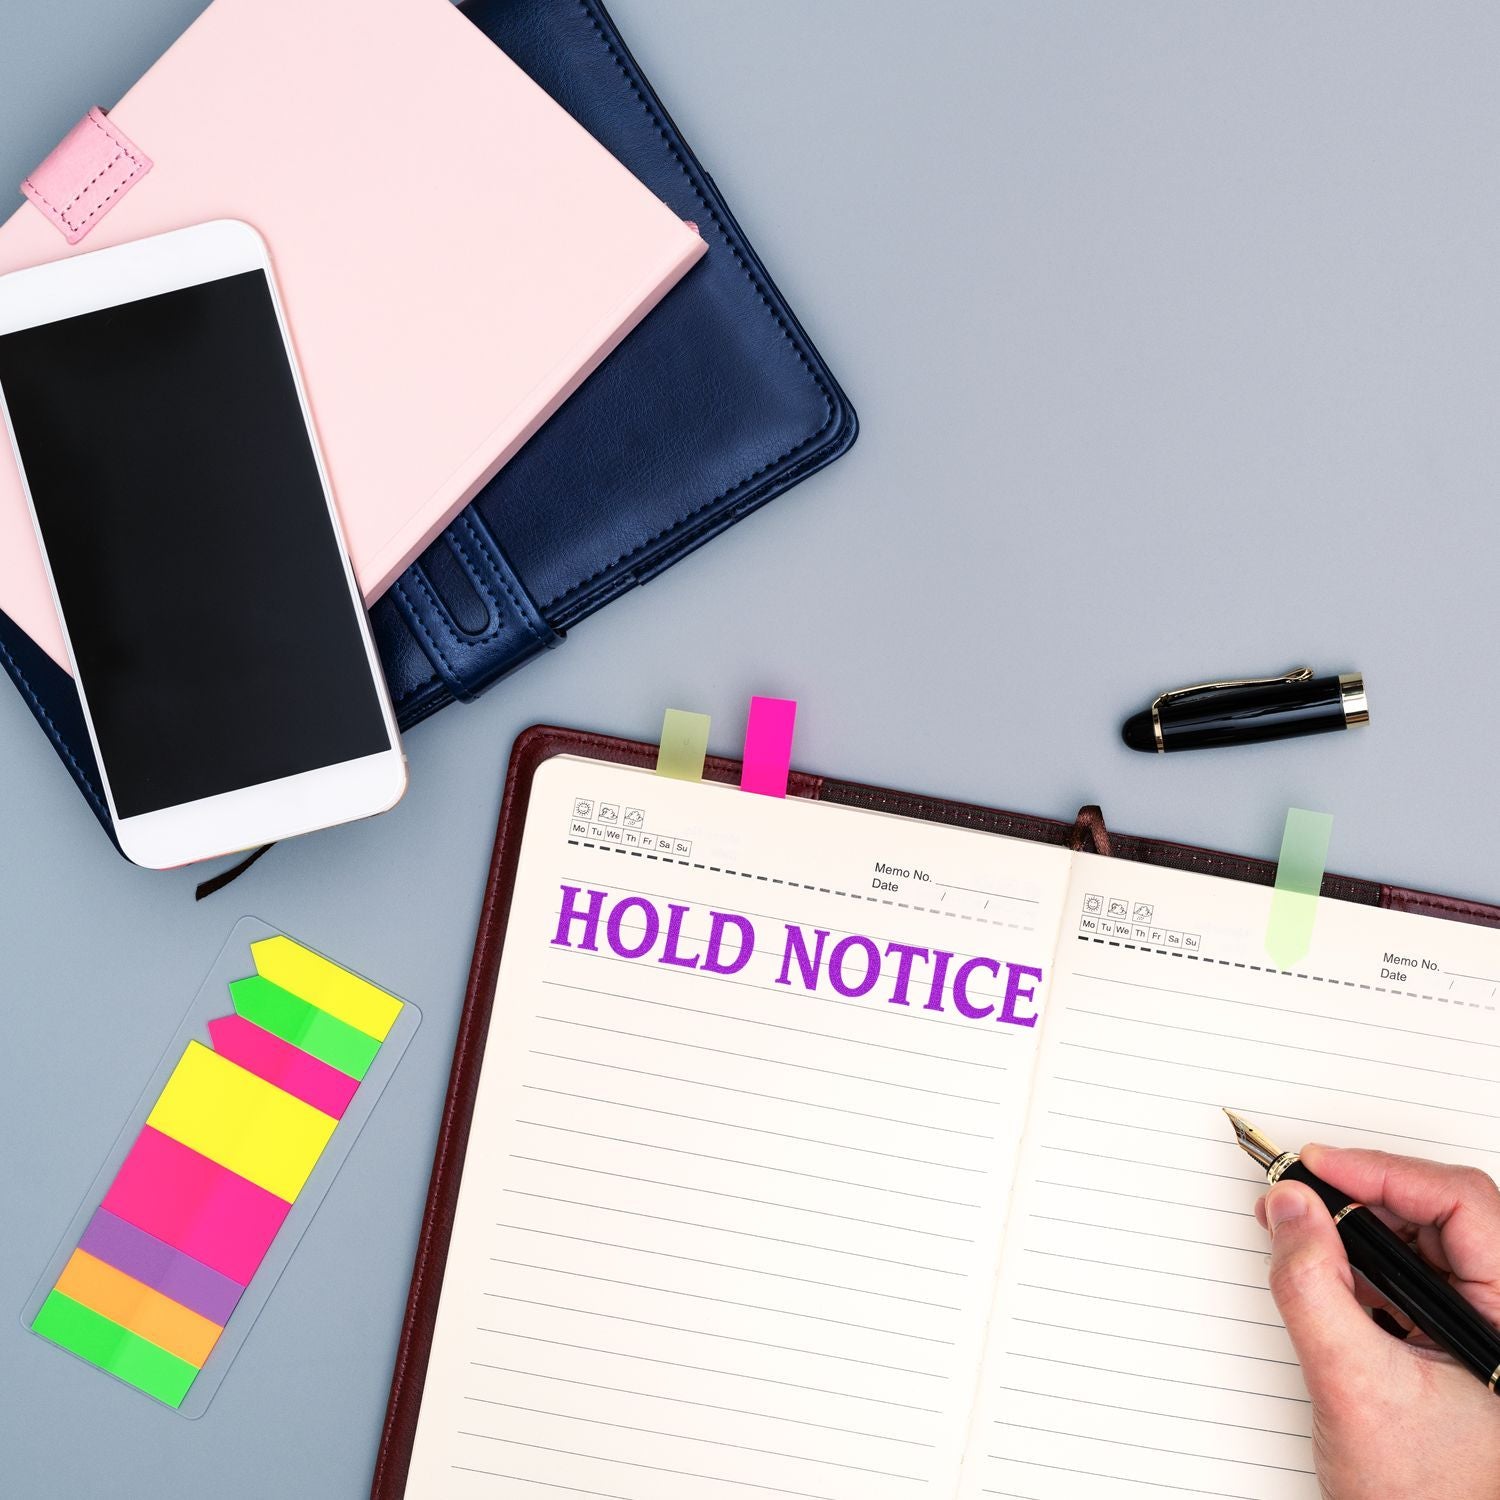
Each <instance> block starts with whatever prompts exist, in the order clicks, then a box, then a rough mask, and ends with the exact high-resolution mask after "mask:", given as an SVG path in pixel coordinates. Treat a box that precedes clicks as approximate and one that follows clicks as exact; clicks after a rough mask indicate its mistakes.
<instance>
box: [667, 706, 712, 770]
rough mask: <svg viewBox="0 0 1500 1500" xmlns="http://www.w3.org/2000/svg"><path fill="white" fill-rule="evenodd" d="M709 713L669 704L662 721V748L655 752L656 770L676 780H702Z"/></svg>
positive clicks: (706, 749) (706, 751) (706, 747)
mask: <svg viewBox="0 0 1500 1500" xmlns="http://www.w3.org/2000/svg"><path fill="white" fill-rule="evenodd" d="M708 723H709V720H708V715H707V714H690V713H688V712H686V711H685V710H684V709H680V708H669V709H668V710H667V711H666V713H665V714H664V715H663V717H662V721H661V748H660V749H659V750H658V751H657V752H656V774H657V775H658V776H670V777H672V778H673V779H674V780H677V781H702V780H703V760H704V757H705V756H706V755H707V754H708Z"/></svg>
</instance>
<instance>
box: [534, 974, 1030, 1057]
mask: <svg viewBox="0 0 1500 1500" xmlns="http://www.w3.org/2000/svg"><path fill="white" fill-rule="evenodd" d="M542 983H543V985H545V986H547V987H548V988H550V989H559V990H572V991H574V992H576V993H577V994H580V995H601V996H603V997H604V998H605V999H607V1000H629V1001H631V1002H633V1003H634V1004H636V1005H654V1006H655V1007H656V1008H657V1009H658V1010H675V1011H678V1012H680V1013H681V1014H683V1015H689V1016H696V1017H702V1018H705V1019H712V1020H715V1021H737V1022H739V1023H740V1024H741V1025H744V1026H762V1027H765V1028H766V1029H767V1030H770V1031H789V1032H791V1033H792V1034H793V1035H795V1036H809V1037H815V1038H817V1039H818V1040H819V1041H823V1042H839V1043H842V1044H844V1045H847V1046H850V1047H873V1048H875V1049H877V1050H878V1051H881V1052H898V1053H900V1054H901V1055H902V1056H903V1057H920V1058H922V1059H923V1060H924V1061H925V1062H944V1063H953V1064H955V1065H956V1066H959V1067H966V1068H986V1069H989V1070H990V1071H991V1072H1000V1073H1003V1072H1004V1071H1005V1067H1004V1064H1002V1063H993V1062H985V1061H984V1060H983V1059H982V1058H977V1057H948V1056H946V1055H945V1054H942V1053H937V1052H924V1051H923V1050H922V1049H921V1048H920V1047H898V1046H896V1045H895V1044H894V1043H893V1042H872V1041H870V1040H869V1038H868V1037H861V1036H839V1035H838V1034H837V1033H835V1032H830V1031H814V1030H812V1029H811V1028H810V1027H806V1026H788V1025H787V1024H786V1023H785V1022H782V1021H767V1020H766V1019H764V1017H761V1016H731V1015H725V1014H724V1012H723V1011H718V1010H702V1009H700V1008H699V1007H698V1006H696V1005H674V1004H672V1003H671V1002H669V1001H666V1000H648V999H647V998H646V997H645V996H644V995H628V994H625V993H624V992H623V991H620V990H599V989H592V988H590V987H589V986H588V985H584V984H568V983H567V982H566V981H564V980H561V979H544V980H543V981H542ZM970 993H971V994H977V993H978V991H970ZM792 998H793V999H795V1000H798V1001H802V1000H821V999H825V998H827V997H826V996H822V995H797V994H794V995H793V996H792ZM833 1003H835V1004H838V1005H845V1004H849V1003H850V1002H847V1001H842V1000H840V1001H835V1002H833ZM862 1013H864V1014H868V1012H862ZM879 1014H882V1015H886V1014H890V1015H895V1014H899V1012H895V1011H890V1012H887V1011H881V1012H879ZM971 1029H972V1028H969V1027H965V1028H964V1030H965V1032H966V1034H967V1033H968V1032H969V1031H970V1030H971ZM981 1034H982V1035H984V1036H1004V1035H1015V1032H1014V1031H1013V1030H1008V1029H1007V1030H1005V1031H1002V1030H1001V1029H1000V1028H998V1027H996V1028H993V1029H991V1028H986V1029H985V1030H984V1031H983V1032H982V1033H981Z"/></svg>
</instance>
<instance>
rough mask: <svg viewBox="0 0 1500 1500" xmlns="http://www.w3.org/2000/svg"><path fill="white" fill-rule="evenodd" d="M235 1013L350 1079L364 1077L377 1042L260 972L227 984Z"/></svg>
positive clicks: (376, 1048) (372, 1059)
mask: <svg viewBox="0 0 1500 1500" xmlns="http://www.w3.org/2000/svg"><path fill="white" fill-rule="evenodd" d="M229 996H230V999H232V1000H233V1001H234V1008H235V1012H236V1014H238V1015H241V1016H243V1017H244V1018H245V1019H246V1020H247V1021H249V1022H250V1024H251V1025H252V1026H259V1027H260V1028H261V1030H262V1031H269V1032H270V1033H271V1034H272V1036H279V1037H280V1038H281V1039H282V1041H284V1042H290V1043H291V1044H292V1046H294V1047H300V1048H301V1049H302V1050H303V1051H304V1052H310V1053H312V1055H313V1056H314V1057H316V1058H318V1059H319V1060H320V1061H321V1062H326V1063H327V1064H328V1066H329V1067H330V1068H336V1069H337V1070H338V1071H339V1072H340V1073H343V1074H345V1075H346V1076H347V1077H349V1078H363V1077H364V1076H365V1074H366V1073H368V1072H369V1070H370V1064H371V1063H372V1062H374V1061H375V1054H376V1053H377V1052H379V1051H380V1043H379V1042H377V1041H376V1040H375V1038H374V1037H372V1036H367V1035H366V1034H365V1033H364V1032H363V1031H358V1030H356V1029H355V1028H354V1027H353V1026H349V1025H347V1024H346V1023H345V1022H343V1021H340V1020H339V1019H338V1017H336V1016H330V1015H329V1014H328V1012H327V1011H325V1010H319V1009H318V1007H317V1006H316V1005H309V1004H308V1003H307V1001H306V1000H304V999H302V998H301V996H299V995H293V994H292V993H291V992H290V991H288V990H284V989H282V987H281V986H280V985H279V984H272V983H271V981H270V980H269V979H265V978H263V977H262V976H261V975H259V974H252V975H251V976H250V977H249V978H248V979H236V980H233V981H231V983H230V986H229Z"/></svg>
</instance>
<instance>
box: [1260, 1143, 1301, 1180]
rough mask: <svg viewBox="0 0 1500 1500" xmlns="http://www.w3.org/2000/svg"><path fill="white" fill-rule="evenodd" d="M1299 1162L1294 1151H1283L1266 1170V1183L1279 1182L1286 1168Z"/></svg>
mask: <svg viewBox="0 0 1500 1500" xmlns="http://www.w3.org/2000/svg"><path fill="white" fill-rule="evenodd" d="M1301 1160H1302V1158H1301V1157H1300V1156H1298V1154H1297V1153H1296V1152H1295V1151H1283V1152H1282V1153H1281V1155H1280V1156H1278V1157H1277V1158H1276V1160H1275V1161H1273V1162H1272V1163H1271V1165H1270V1166H1269V1167H1267V1168H1266V1181H1267V1182H1270V1183H1276V1182H1280V1181H1281V1174H1282V1173H1283V1172H1285V1171H1286V1169H1287V1168H1288V1167H1290V1166H1292V1165H1294V1164H1295V1163H1296V1162H1299V1161H1301Z"/></svg>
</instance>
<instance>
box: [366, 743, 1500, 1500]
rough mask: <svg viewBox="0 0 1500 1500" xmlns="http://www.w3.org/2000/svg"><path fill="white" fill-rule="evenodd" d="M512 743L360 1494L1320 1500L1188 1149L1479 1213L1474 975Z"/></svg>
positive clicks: (1251, 1239)
mask: <svg viewBox="0 0 1500 1500" xmlns="http://www.w3.org/2000/svg"><path fill="white" fill-rule="evenodd" d="M537 736H538V732H536V731H533V732H532V734H531V735H530V736H528V737H525V738H523V741H522V742H521V744H520V746H518V750H517V756H516V761H515V763H514V764H513V767H512V776H511V784H510V786H509V788H508V792H507V798H506V810H505V813H504V815H503V819H502V826H501V836H500V841H499V844H498V846H497V857H496V866H495V871H494V875H493V877H492V881H491V886H490V891H489V894H488V897H487V899H486V904H485V915H484V921H483V924H482V927H481V933H480V948H479V953H478V955H477V958H476V965H475V972H474V983H473V987H472V988H471V992H470V996H469V1003H468V1005H467V1006H466V1009H465V1015H464V1020H463V1023H462V1025H461V1031H460V1044H459V1054H458V1059H457V1062H456V1065H455V1075H454V1089H453V1093H452V1095H451V1096H450V1101H449V1108H448V1112H447V1115H446V1117H445V1121H444V1126H443V1131H442V1137H441V1145H440V1149H439V1155H438V1162H437V1168H436V1171H435V1175H434V1183H433V1197H432V1201H431V1202H430V1204H429V1220H428V1223H427V1225H426V1226H425V1228H424V1233H423V1237H422V1244H421V1250H420V1253H419V1258H418V1263H417V1270H416V1276H415V1278H414V1282H413V1292H412V1302H411V1307H410V1309H409V1313H408V1323H407V1327H406V1330H405V1333H404V1335H403V1339H402V1345H401V1353H400V1358H399V1362H398V1368H397V1373H396V1382H395V1386H394V1388H393V1396H392V1407H391V1412H390V1416H389V1418H388V1422H387V1429H386V1434H385V1438H384V1441H383V1444H382V1450H381V1456H380V1464H379V1468H378V1471H377V1476H376V1489H375V1493H376V1494H377V1495H384V1496H395V1495H406V1496H412V1497H422V1500H428V1497H439V1496H441V1497H456V1500H464V1497H476V1500H477V1497H494V1496H503V1497H506V1500H511V1497H527V1496H531V1495H536V1496H537V1497H539V1500H540V1497H545V1496H555V1495H562V1494H576V1495H583V1496H609V1497H617V1500H705V1497H709V1500H715V1497H721V1496H722V1497H725V1500H729V1497H734V1496H738V1497H781V1496H797V1497H804V1500H906V1497H919V1496H922V1497H926V1496H930V1497H934V1500H937V1497H941V1500H950V1497H955V1500H976V1497H980V1496H1005V1497H1012V1500H1074V1497H1077V1496H1080V1495H1088V1496H1090V1497H1091V1500H1093V1497H1098V1500H1152V1497H1155V1500H1171V1497H1172V1496H1174V1495H1183V1494H1192V1495H1208V1496H1217V1497H1225V1500H1298V1497H1303V1496H1306V1497H1308V1500H1313V1497H1315V1496H1316V1495H1317V1493H1318V1491H1317V1486H1316V1483H1315V1481H1314V1478H1313V1472H1312V1470H1313V1465H1312V1453H1311V1445H1310V1442H1309V1407H1308V1403H1307V1399H1306V1393H1305V1391H1304V1388H1303V1386H1302V1382H1301V1378H1300V1375H1299V1372H1298V1368H1297V1365H1296V1362H1295V1359H1294V1357H1293V1353H1292V1349H1291V1346H1290V1343H1289V1341H1288V1339H1287V1336H1286V1333H1285V1331H1284V1330H1283V1328H1282V1327H1281V1324H1280V1322H1279V1319H1278V1317H1277V1314H1276V1309H1275V1306H1274V1304H1273V1302H1272V1300H1271V1297H1270V1294H1269V1292H1268V1291H1267V1289H1266V1249H1267V1243H1266V1239H1265V1235H1264V1233H1263V1231H1262V1230H1261V1229H1260V1228H1259V1227H1258V1226H1257V1224H1256V1223H1255V1220H1254V1218H1253V1217H1252V1213H1251V1210H1252V1206H1253V1204H1254V1201H1255V1198H1256V1196H1257V1194H1258V1193H1259V1192H1260V1191H1261V1189H1262V1183H1261V1182H1260V1181H1259V1180H1257V1176H1256V1174H1255V1172H1254V1169H1253V1168H1252V1167H1251V1166H1250V1165H1249V1163H1248V1162H1246V1160H1245V1158H1244V1157H1243V1156H1242V1154H1241V1153H1240V1152H1239V1151H1238V1150H1237V1149H1236V1148H1235V1146H1234V1144H1233V1141H1232V1137H1231V1135H1230V1132H1229V1131H1228V1130H1227V1128H1226V1126H1225V1121H1224V1117H1223V1115H1222V1114H1221V1113H1220V1106H1221V1105H1228V1106H1230V1107H1231V1108H1233V1109H1235V1110H1237V1111H1240V1112H1242V1113H1244V1114H1246V1115H1247V1116H1248V1117H1250V1118H1251V1119H1253V1120H1255V1121H1256V1122H1257V1123H1258V1124H1260V1125H1262V1126H1263V1127H1264V1128H1265V1129H1266V1130H1267V1132H1268V1133H1269V1134H1270V1135H1271V1136H1272V1137H1273V1138H1275V1139H1277V1140H1279V1141H1283V1142H1284V1143H1285V1144H1287V1145H1296V1144H1300V1143H1301V1142H1303V1141H1305V1140H1309V1139H1319V1140H1325V1141H1334V1142H1349V1143H1354V1142H1358V1143H1362V1144H1373V1145H1377V1146H1383V1147H1386V1148H1389V1149H1392V1150H1397V1151H1403V1152H1410V1153H1414V1154H1424V1155H1432V1156H1437V1157H1441V1158H1445V1159H1450V1160H1455V1161H1466V1162H1471V1163H1474V1164H1475V1165H1478V1166H1481V1167H1485V1168H1487V1169H1490V1170H1493V1169H1494V1168H1495V1166H1496V1164H1497V1162H1500V1108H1497V1106H1496V1104H1495V1088H1496V1085H1497V1083H1500V1025H1497V1011H1496V1006H1497V1004H1500V996H1497V989H1500V935H1497V934H1495V933H1494V932H1491V931H1488V930H1486V929H1485V928H1483V927H1480V926H1476V925H1465V924H1464V923H1461V922H1456V921H1439V920H1433V919H1431V918H1430V917H1424V916H1419V915H1413V914H1409V913H1407V912H1401V911H1394V910H1388V909H1381V907H1380V906H1377V905H1368V904H1358V902H1359V901H1365V902H1370V901H1377V900H1379V901H1385V902H1387V903H1388V904H1390V903H1394V902H1396V901H1398V900H1400V901H1404V902H1405V903H1406V904H1418V903H1425V904H1426V906H1427V907H1428V908H1429V909H1430V908H1431V907H1433V906H1434V905H1436V904H1438V903H1437V898H1418V897H1415V896H1412V895H1411V894H1410V893H1405V894H1404V895H1403V894H1402V893H1396V892H1392V891H1390V890H1389V889H1387V888H1381V887H1375V886H1362V885H1358V884H1356V883H1346V889H1347V893H1348V894H1350V895H1352V896H1354V897H1356V898H1357V900H1355V901H1350V900H1331V899H1325V900H1323V901H1322V902H1320V904H1319V910H1318V915H1317V922H1316V926H1315V930H1314V935H1313V939H1312V946H1311V949H1310V951H1309V952H1308V954H1307V955H1306V958H1305V959H1304V960H1303V961H1302V962H1301V964H1300V965H1299V967H1298V969H1297V970H1296V972H1285V971H1280V970H1277V969H1275V968H1273V967H1271V966H1270V961H1269V960H1268V959H1267V957H1266V955H1265V949H1264V934H1265V930H1266V922H1267V915H1268V911H1269V905H1270V892H1269V890H1267V889H1266V888H1265V887H1264V886H1263V885H1258V884H1253V883H1247V881H1246V880H1243V879H1241V880H1234V879H1225V878H1222V877H1219V876H1214V875H1205V874H1199V873H1193V872H1191V871H1189V870H1184V869H1172V868H1163V867H1161V866H1160V865H1159V864H1148V863H1137V862H1134V861H1132V860H1127V859H1120V858H1103V857H1100V856H1099V855H1096V854H1092V853H1074V852H1072V851H1070V850H1069V849H1068V848H1066V847H1057V846H1054V845H1049V844H1048V843H1046V842H1035V841H1031V840H1027V839H1021V838H1013V837H1005V836H1000V835H997V834H995V833H992V832H988V831H985V829H986V827H987V826H994V825H995V822H996V819H997V818H998V817H999V815H991V814H987V813H986V812H984V811H983V810H981V809H964V808H959V807H955V806H953V805H952V804H938V803H931V802H918V801H916V800H915V799H900V798H890V799H885V798H883V797H882V796H881V795H880V794H876V793H874V792H871V791H868V790H861V789H857V788H851V787H848V786H846V785H835V784H832V783H824V782H820V781H816V780H813V779H811V778H806V779H801V780H797V779H794V785H793V791H794V793H801V795H793V796H790V797H788V798H787V799H786V800H785V801H776V800H772V799H767V798H762V797H752V796H750V795H749V794H747V793H744V792H741V791H740V790H738V789H737V788H736V787H733V786H730V785H719V784H714V783H713V782H711V781H705V782H703V783H701V784H700V783H681V782H675V781H671V780H667V779H665V778H661V777H657V776H655V775H654V774H652V772H651V771H650V770H649V769H647V768H646V767H645V766H644V765H642V764H639V763H638V764H626V763H620V762H621V761H628V760H630V759H634V760H636V761H637V762H640V761H642V760H643V759H644V758H645V756H646V754H647V753H648V752H647V749H646V747H630V746H622V744H621V742H617V741H614V742H610V741H598V740H594V741H590V740H588V739H587V738H586V737H576V738H575V739H573V740H571V741H570V740H569V739H568V738H566V737H561V736H558V735H557V734H556V733H555V732H553V733H552V734H551V735H550V736H548V735H542V737H541V738H540V739H538V738H537ZM570 749H573V750H578V751H582V752H584V753H573V754H570V753H561V754H559V753H555V752H557V751H563V752H566V751H568V750H570ZM860 804H862V805H860ZM882 805H892V806H901V807H904V808H905V809H906V810H907V811H908V812H917V811H922V812H924V813H925V815H926V817H927V818H939V819H943V820H944V821H943V822H936V821H924V820H923V819H922V818H919V817H915V816H909V815H905V816H902V815H896V814H894V813H892V812H887V811H882V810H879V809H880V807H881V806H882ZM952 825H957V826H952ZM964 825H967V826H964ZM1032 827H1033V831H1034V832H1037V833H1038V836H1039V837H1042V838H1054V839H1055V840H1056V841H1058V842H1060V841H1061V840H1062V838H1063V836H1064V835H1065V833H1066V828H1065V826H1064V825H1055V824H1054V825H1044V824H1039V823H1038V824H1035V825H1032ZM1049 828H1050V829H1051V830H1053V832H1051V833H1049V832H1048V829H1049ZM1136 852H1137V854H1138V855H1144V856H1145V857H1148V858H1155V859H1157V860H1175V861H1177V862H1181V863H1196V864H1202V865H1207V866H1208V867H1210V868H1214V867H1218V868H1240V869H1241V870H1243V871H1244V873H1246V874H1247V875H1249V876H1251V877H1252V878H1257V879H1259V878H1264V867H1257V866H1253V865H1252V864H1251V863H1250V862H1245V861H1229V860H1228V859H1227V857H1223V858H1222V859H1221V858H1220V857H1215V856H1210V855H1207V854H1206V853H1202V852H1194V851H1184V850H1175V851H1174V850H1173V848H1172V846H1154V850H1153V849H1148V848H1145V847H1142V846H1138V847H1137V850H1136ZM1452 905H1453V906H1454V907H1455V909H1456V908H1457V906H1458V903H1452ZM1466 914H1467V915H1468V916H1469V917H1470V918H1471V919H1475V920H1482V919H1488V920H1495V917H1496V914H1495V913H1494V912H1493V911H1492V910H1490V911H1485V910H1482V909H1480V908H1473V907H1471V908H1468V909H1467V912H1466ZM486 1029H487V1032H488V1037H487V1041H486V1035H485V1033H486Z"/></svg>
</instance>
